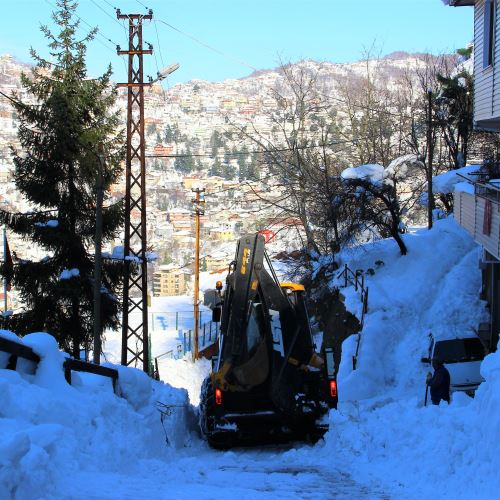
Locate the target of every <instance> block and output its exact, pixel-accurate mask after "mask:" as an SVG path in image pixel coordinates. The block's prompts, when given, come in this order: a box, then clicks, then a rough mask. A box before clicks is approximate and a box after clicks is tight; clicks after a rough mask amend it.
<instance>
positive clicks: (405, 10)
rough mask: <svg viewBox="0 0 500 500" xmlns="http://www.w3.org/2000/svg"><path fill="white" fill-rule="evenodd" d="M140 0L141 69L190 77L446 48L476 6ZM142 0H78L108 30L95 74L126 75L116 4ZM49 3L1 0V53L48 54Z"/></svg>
mask: <svg viewBox="0 0 500 500" xmlns="http://www.w3.org/2000/svg"><path fill="white" fill-rule="evenodd" d="M141 2H142V4H144V5H146V6H147V7H149V8H151V9H153V15H154V19H155V20H156V21H155V22H153V23H145V24H144V39H145V40H146V41H149V42H151V43H152V44H153V45H154V47H155V56H156V57H155V56H154V55H153V56H145V72H146V73H147V74H151V75H154V74H155V73H156V71H157V68H162V67H163V66H165V65H167V64H169V63H171V62H179V63H180V65H181V68H180V69H179V70H177V71H176V72H175V73H174V74H172V75H171V76H170V77H169V81H168V82H167V84H166V85H172V84H174V83H176V82H179V81H187V80H190V79H193V78H199V79H207V80H214V81H217V80H223V79H226V78H240V77H243V76H246V75H248V74H250V73H251V72H252V69H251V68H250V67H254V68H258V69H267V68H273V67H276V66H277V65H278V62H279V60H280V59H281V60H283V61H285V62H288V61H296V60H298V59H315V60H320V61H332V62H347V61H354V60H357V59H359V58H360V57H361V55H362V53H363V51H364V50H366V49H367V48H369V47H372V46H374V47H375V52H377V53H380V54H381V55H384V54H388V53H390V52H393V51H396V50H404V51H408V52H425V51H429V52H432V53H442V52H449V51H453V50H455V49H457V48H460V47H463V46H465V44H466V43H467V42H469V41H470V40H472V37H473V9H472V8H471V7H460V8H454V7H446V6H444V5H443V3H442V1H441V0H184V1H182V0H141ZM141 2H139V1H138V0H120V1H119V2H118V1H117V0H80V6H79V8H78V10H77V13H78V15H79V16H80V17H81V18H82V20H83V21H84V22H82V23H81V27H82V28H83V29H86V30H88V29H89V26H88V25H92V26H96V25H97V26H98V27H99V28H100V31H101V33H102V36H97V39H96V41H94V42H93V43H92V46H91V47H90V48H89V51H88V59H87V62H88V67H89V71H90V73H91V74H92V76H96V75H98V74H100V73H102V72H103V71H104V69H105V67H106V65H107V64H108V63H110V62H111V63H112V65H113V68H114V70H115V75H114V79H115V80H116V81H122V80H124V79H125V74H126V73H125V64H124V62H125V58H124V57H119V56H117V55H116V52H115V49H114V44H116V43H119V44H121V46H122V48H125V47H126V45H127V38H126V30H125V29H124V26H123V25H121V23H118V22H117V21H116V20H115V17H116V16H115V12H114V10H113V7H118V8H120V9H121V10H122V12H123V13H143V12H145V8H144V7H143V6H142V5H141ZM51 5H55V0H2V11H3V12H4V22H3V23H2V30H1V31H0V53H10V54H12V55H14V56H15V57H16V58H18V59H20V60H22V61H24V62H30V57H29V47H30V46H33V47H36V48H37V49H38V50H39V51H40V53H41V54H46V53H47V48H46V42H45V40H44V38H43V36H42V35H41V33H40V31H39V26H40V24H41V23H43V24H48V25H49V26H50V24H51V19H50V12H51V11H52V10H54V8H53V7H52V6H51ZM85 23H88V25H87V24H85ZM165 23H168V24H170V25H171V26H173V27H174V28H175V29H174V28H171V27H169V26H167V25H166V24H165ZM176 29H177V30H179V31H181V32H182V33H180V32H179V31H176ZM187 35H191V36H192V37H194V38H196V40H197V41H195V40H193V39H192V38H190V37H189V36H187ZM106 39H109V40H111V42H109V41H107V40H106ZM202 44H205V45H209V46H210V47H212V48H213V49H216V50H217V51H219V52H216V51H214V50H210V49H209V48H207V47H206V46H204V45H202ZM221 53H222V54H221Z"/></svg>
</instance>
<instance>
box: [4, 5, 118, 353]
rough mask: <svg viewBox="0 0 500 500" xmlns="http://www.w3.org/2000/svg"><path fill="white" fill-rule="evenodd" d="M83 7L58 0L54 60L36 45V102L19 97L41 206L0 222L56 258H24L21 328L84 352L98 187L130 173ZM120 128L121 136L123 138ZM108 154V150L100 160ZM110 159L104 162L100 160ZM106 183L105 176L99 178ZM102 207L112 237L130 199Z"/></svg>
mask: <svg viewBox="0 0 500 500" xmlns="http://www.w3.org/2000/svg"><path fill="white" fill-rule="evenodd" d="M76 6H77V4H76V3H73V2H71V1H69V0H59V1H58V11H57V12H55V13H54V14H53V20H54V22H55V24H56V25H57V27H58V29H59V32H58V33H56V34H54V33H53V32H52V31H50V30H49V28H47V27H45V26H44V27H42V31H43V33H44V34H45V36H46V38H47V39H48V41H49V43H48V45H49V48H50V62H49V61H48V60H47V59H44V58H43V57H41V56H40V55H39V54H38V53H37V52H35V51H34V50H32V57H33V58H34V60H35V61H36V66H35V68H34V69H33V71H32V74H31V76H28V75H23V76H22V84H23V87H24V88H25V89H26V91H27V92H28V93H29V94H31V95H32V96H33V98H34V104H27V103H22V102H19V101H16V103H15V104H14V106H15V109H16V112H17V113H18V116H19V123H20V125H19V133H18V135H19V141H20V144H21V150H19V151H14V164H15V173H14V180H15V184H16V187H17V189H18V190H19V192H21V193H22V194H23V195H24V197H25V198H26V199H27V200H28V201H29V202H30V204H31V205H32V207H33V211H32V212H30V213H23V214H19V213H18V214H12V213H6V212H1V213H0V219H1V221H2V222H3V223H5V224H7V226H8V227H9V229H10V230H11V231H13V232H15V233H17V234H18V235H20V236H22V237H23V238H24V239H25V240H26V241H30V242H32V243H33V245H36V246H39V247H40V248H41V249H43V250H45V251H46V252H47V256H46V257H44V258H43V259H41V260H39V261H34V260H24V259H22V258H20V257H21V256H18V257H19V258H18V259H17V260H16V261H15V266H14V272H13V277H12V284H13V286H14V287H15V288H16V290H17V291H18V292H19V295H20V298H21V300H22V304H23V307H24V309H23V311H22V312H20V313H16V314H14V315H13V316H12V317H11V318H10V319H9V325H8V326H9V328H10V329H12V330H14V331H16V332H17V333H19V334H26V333H28V332H33V331H46V332H50V333H52V334H53V335H54V336H55V337H56V338H57V340H58V342H59V344H60V346H61V347H62V348H64V349H66V350H71V351H72V352H73V354H74V355H79V350H80V347H81V346H86V345H88V344H89V342H90V340H91V338H92V335H93V286H94V282H93V272H94V258H93V243H94V237H95V227H96V225H95V218H96V185H97V183H98V179H99V178H100V175H99V171H101V174H102V185H103V187H104V192H105V193H106V191H107V190H108V189H109V187H110V186H111V185H112V184H113V183H114V182H116V181H117V179H118V177H119V175H120V174H121V171H122V169H121V162H122V160H123V153H124V149H123V146H122V145H123V140H122V138H121V133H117V130H119V120H118V116H117V114H115V113H114V112H112V107H113V105H114V102H115V97H116V95H115V92H113V91H110V90H109V88H110V75H111V68H109V69H108V71H107V72H106V73H105V74H104V75H103V76H101V77H100V78H97V79H89V78H88V77H87V70H86V65H85V53H86V44H87V43H88V42H89V41H90V40H91V39H92V38H93V36H94V34H95V31H94V32H91V33H90V34H89V35H88V36H86V37H85V38H83V39H82V40H79V39H78V38H77V35H76V30H77V28H78V21H76V20H75V14H74V12H75V9H76ZM117 134H118V135H117ZM99 154H101V157H99ZM100 160H103V161H100ZM99 182H100V181H99ZM104 199H105V207H104V210H103V241H106V240H110V239H111V238H113V237H115V236H116V235H117V233H118V231H119V230H120V227H121V225H122V223H123V218H124V210H123V205H122V204H121V203H119V204H114V205H109V204H108V206H106V205H107V204H106V199H107V195H106V194H105V198H104ZM122 276H123V265H122V262H115V261H111V260H108V261H105V262H104V263H103V268H102V288H101V301H102V306H101V311H102V318H101V319H102V326H103V328H115V327H116V326H117V325H118V314H119V311H120V303H119V301H118V299H117V297H116V291H117V290H118V289H119V287H120V286H121V283H122Z"/></svg>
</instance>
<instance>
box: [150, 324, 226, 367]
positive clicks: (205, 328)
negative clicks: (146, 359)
mask: <svg viewBox="0 0 500 500" xmlns="http://www.w3.org/2000/svg"><path fill="white" fill-rule="evenodd" d="M179 333H180V334H181V336H182V343H178V344H177V346H176V347H175V349H170V350H168V351H166V352H164V353H162V354H160V355H158V356H156V357H155V371H156V373H155V377H158V375H159V370H158V360H159V359H162V358H170V359H180V358H182V357H184V356H185V355H186V354H187V353H188V352H192V349H193V342H194V339H193V331H192V330H185V331H182V330H180V331H179ZM219 333H220V324H219V323H214V322H213V321H208V322H207V323H204V324H203V325H202V326H201V327H200V329H199V331H198V350H199V351H201V350H203V349H204V348H205V347H208V346H210V345H212V344H214V343H215V342H216V341H217V340H218V338H219Z"/></svg>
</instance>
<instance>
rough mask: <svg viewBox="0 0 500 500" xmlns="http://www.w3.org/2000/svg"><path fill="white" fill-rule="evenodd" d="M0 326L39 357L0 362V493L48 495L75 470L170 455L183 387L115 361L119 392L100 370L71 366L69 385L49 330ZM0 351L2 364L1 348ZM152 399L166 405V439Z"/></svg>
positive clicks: (121, 466)
mask: <svg viewBox="0 0 500 500" xmlns="http://www.w3.org/2000/svg"><path fill="white" fill-rule="evenodd" d="M0 334H1V336H3V337H7V338H10V339H11V340H16V342H19V343H24V344H25V345H28V346H30V347H32V349H33V350H34V351H35V352H36V353H37V354H38V355H39V356H40V358H41V361H40V363H39V365H38V368H37V369H36V371H34V370H35V367H34V366H33V363H31V362H28V361H22V360H21V358H19V360H18V370H17V371H12V370H6V369H0V498H21V499H22V498H41V497H44V498H47V497H49V496H50V497H52V496H54V498H55V497H58V496H59V494H58V492H57V491H56V490H55V488H56V487H55V486H54V485H55V484H56V482H57V481H58V480H60V479H62V478H64V477H71V476H73V475H74V474H75V473H76V472H77V471H87V472H89V474H93V473H94V472H95V473H96V474H97V473H101V472H109V473H114V472H118V471H121V470H125V469H126V468H127V467H128V466H129V465H130V464H131V463H136V464H138V463H140V462H141V461H147V460H151V459H155V458H157V459H164V460H172V459H173V457H174V455H175V449H176V448H179V447H182V446H183V445H185V444H186V442H187V440H188V438H189V437H188V431H187V427H186V425H187V424H186V421H188V420H189V418H188V413H189V411H190V410H189V400H188V397H187V393H186V391H184V390H181V389H173V388H172V387H170V386H169V385H166V384H163V383H161V382H156V381H153V380H151V379H150V378H149V377H148V376H147V375H146V374H145V373H143V372H142V371H139V370H137V369H134V368H126V367H122V366H113V368H116V369H117V370H118V371H119V379H118V387H117V392H118V394H121V397H120V396H118V395H115V394H114V393H113V389H112V383H111V379H109V378H106V377H100V376H97V375H92V374H87V373H82V372H73V373H72V382H73V385H69V384H67V382H66V380H65V379H64V373H63V368H62V366H63V363H64V360H65V357H66V355H65V354H64V353H62V352H61V351H59V349H58V348H57V343H56V341H55V339H54V338H53V337H52V336H50V335H48V334H46V333H34V334H30V335H27V336H25V337H23V339H18V338H17V337H16V336H15V335H14V334H12V333H10V332H5V331H2V332H0ZM0 355H1V357H0V368H5V366H6V363H7V360H8V356H7V357H6V356H5V353H0ZM30 373H31V374H30ZM157 401H160V402H162V403H165V404H168V405H172V414H171V416H169V417H167V418H166V419H165V421H164V426H165V430H166V435H167V437H168V440H169V444H166V439H165V432H164V429H163V427H162V424H161V421H160V414H159V412H158V411H157V409H156V406H155V405H156V402H157Z"/></svg>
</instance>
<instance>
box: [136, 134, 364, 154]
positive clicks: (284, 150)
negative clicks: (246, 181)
mask: <svg viewBox="0 0 500 500" xmlns="http://www.w3.org/2000/svg"><path fill="white" fill-rule="evenodd" d="M357 142H359V139H352V140H345V141H336V142H329V143H327V144H309V145H306V146H297V147H295V148H273V149H269V150H260V151H259V150H255V151H233V152H229V151H227V152H224V153H217V154H215V155H214V154H213V153H200V154H196V153H193V154H178V155H145V158H216V157H218V156H247V155H251V154H266V153H269V154H270V153H286V152H289V151H297V150H298V149H299V150H305V149H316V148H325V147H331V146H336V145H338V144H356V143H357Z"/></svg>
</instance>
